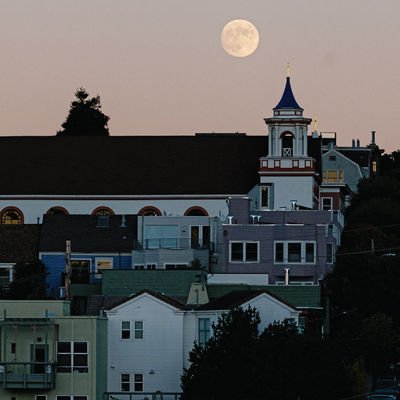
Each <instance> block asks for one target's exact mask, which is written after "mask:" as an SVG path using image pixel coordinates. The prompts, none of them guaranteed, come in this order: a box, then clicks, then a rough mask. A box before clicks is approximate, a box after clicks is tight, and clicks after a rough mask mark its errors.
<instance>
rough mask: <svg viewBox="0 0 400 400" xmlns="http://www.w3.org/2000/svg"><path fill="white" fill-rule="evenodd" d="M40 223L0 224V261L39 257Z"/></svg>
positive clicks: (24, 260)
mask: <svg viewBox="0 0 400 400" xmlns="http://www.w3.org/2000/svg"><path fill="white" fill-rule="evenodd" d="M40 229H41V226H40V225H0V263H13V264H14V263H17V262H30V261H34V260H37V259H38V258H39V238H40Z"/></svg>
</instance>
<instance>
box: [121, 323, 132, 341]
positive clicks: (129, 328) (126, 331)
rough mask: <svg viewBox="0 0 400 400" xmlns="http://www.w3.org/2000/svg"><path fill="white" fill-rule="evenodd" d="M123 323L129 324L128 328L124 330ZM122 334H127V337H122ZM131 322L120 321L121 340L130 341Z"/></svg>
mask: <svg viewBox="0 0 400 400" xmlns="http://www.w3.org/2000/svg"><path fill="white" fill-rule="evenodd" d="M124 322H127V323H128V324H129V327H128V328H124ZM124 333H127V337H124ZM131 336H132V335H131V321H127V320H122V321H121V340H130V339H131V338H132V337H131Z"/></svg>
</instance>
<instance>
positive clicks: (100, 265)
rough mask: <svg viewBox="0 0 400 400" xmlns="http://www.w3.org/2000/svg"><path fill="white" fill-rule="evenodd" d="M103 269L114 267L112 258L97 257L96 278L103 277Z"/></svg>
mask: <svg viewBox="0 0 400 400" xmlns="http://www.w3.org/2000/svg"><path fill="white" fill-rule="evenodd" d="M103 269H113V259H112V258H96V278H101V271H102V270H103Z"/></svg>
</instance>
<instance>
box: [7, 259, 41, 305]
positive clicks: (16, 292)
mask: <svg viewBox="0 0 400 400" xmlns="http://www.w3.org/2000/svg"><path fill="white" fill-rule="evenodd" d="M46 276H47V272H46V267H45V265H44V264H43V263H42V262H41V261H40V260H36V261H34V262H29V263H17V264H16V265H15V266H14V277H13V281H12V282H11V285H10V290H9V292H8V294H7V297H8V298H10V299H14V300H41V299H44V298H45V296H46Z"/></svg>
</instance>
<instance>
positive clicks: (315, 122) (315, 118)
mask: <svg viewBox="0 0 400 400" xmlns="http://www.w3.org/2000/svg"><path fill="white" fill-rule="evenodd" d="M316 130H317V116H316V115H314V131H316Z"/></svg>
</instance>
